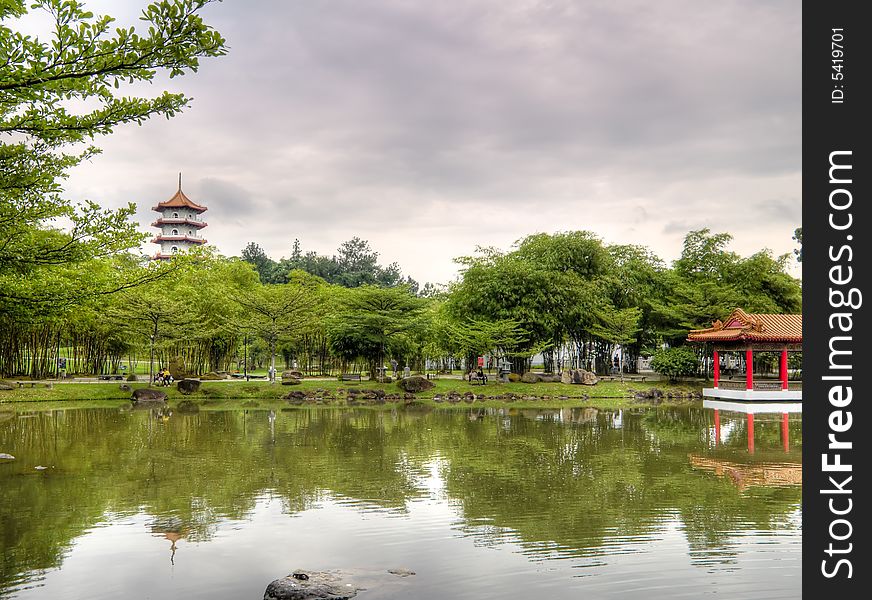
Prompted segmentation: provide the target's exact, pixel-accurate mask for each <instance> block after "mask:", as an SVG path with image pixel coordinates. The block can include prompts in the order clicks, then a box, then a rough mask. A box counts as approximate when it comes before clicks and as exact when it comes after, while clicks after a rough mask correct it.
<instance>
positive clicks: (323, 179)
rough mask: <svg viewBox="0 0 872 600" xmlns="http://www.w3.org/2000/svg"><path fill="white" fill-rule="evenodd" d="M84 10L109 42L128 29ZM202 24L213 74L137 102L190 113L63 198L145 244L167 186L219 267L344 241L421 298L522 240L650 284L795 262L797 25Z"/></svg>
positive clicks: (693, 17) (557, 15) (656, 9)
mask: <svg viewBox="0 0 872 600" xmlns="http://www.w3.org/2000/svg"><path fill="white" fill-rule="evenodd" d="M87 5H88V6H89V7H90V8H92V9H93V10H95V11H96V12H100V13H104V12H108V13H109V14H113V15H115V16H118V17H119V21H120V22H122V23H135V22H136V21H135V17H136V15H137V14H138V9H137V7H141V3H139V2H134V1H127V2H124V3H119V2H117V1H109V0H104V1H102V2H96V1H91V2H88V3H87ZM204 16H205V18H206V20H207V22H209V23H211V24H213V25H214V26H215V27H216V28H217V29H218V30H219V31H220V32H221V33H222V34H223V35H224V36H225V37H226V38H227V41H228V44H229V46H230V52H229V54H228V55H227V56H226V57H223V58H218V59H211V60H207V61H205V62H204V64H203V65H202V68H201V70H200V72H199V73H197V74H195V75H190V76H186V77H183V78H178V79H174V80H171V81H167V80H161V81H160V82H158V83H157V85H156V86H154V88H155V89H154V92H155V93H157V92H158V91H159V89H164V88H168V89H171V90H174V91H176V90H179V91H184V92H185V93H187V94H188V95H190V96H193V98H194V101H193V103H192V106H191V108H190V109H189V110H188V111H187V112H185V113H184V114H182V115H180V116H177V117H176V118H174V119H172V120H170V121H167V120H165V119H154V120H152V121H150V122H148V123H147V124H145V125H143V126H141V127H137V126H131V127H127V128H122V129H119V130H118V131H117V132H116V133H115V134H114V135H113V136H111V137H109V138H106V139H104V140H101V141H100V145H101V146H102V148H103V149H104V154H103V155H102V156H101V157H99V158H97V159H95V160H93V161H91V162H90V163H87V164H85V165H82V166H81V167H79V168H77V169H76V171H75V172H74V173H73V176H72V177H71V179H70V180H69V182H68V190H69V191H70V192H71V194H72V195H73V196H75V197H87V198H90V199H92V200H96V201H98V202H100V203H101V204H103V205H105V206H120V205H122V204H124V203H126V202H128V201H134V202H136V203H137V204H138V206H139V213H138V218H139V220H140V222H141V223H142V225H143V228H144V229H145V228H148V224H149V223H150V222H151V221H152V220H153V218H154V214H153V213H151V212H150V207H151V206H153V205H154V204H156V203H157V202H160V201H163V200H166V199H168V198H169V197H170V196H171V195H172V194H173V193H174V192H175V188H176V180H177V173H178V172H179V171H182V172H183V174H184V175H183V176H184V185H183V189H184V190H185V192H186V193H187V194H188V196H189V197H191V198H192V199H193V200H194V201H196V202H199V203H202V204H205V205H207V206H208V207H209V211H208V212H207V213H205V215H204V216H205V217H206V218H207V220H208V222H209V226H208V227H207V228H206V229H205V230H204V236H205V237H206V238H207V239H208V240H209V242H210V243H211V244H214V245H215V246H217V248H218V249H219V251H220V252H221V253H223V254H225V255H235V254H239V252H240V251H241V250H242V248H243V247H244V246H245V245H246V244H247V243H248V242H249V241H255V242H257V243H259V244H260V245H261V246H263V247H264V248H265V249H266V251H267V253H268V254H270V255H271V256H273V257H274V258H279V257H281V256H287V255H288V254H289V252H290V248H291V245H292V243H293V240H294V239H295V238H299V239H300V241H301V243H302V246H303V248H304V249H305V250H316V251H318V252H320V253H324V254H332V253H333V251H334V250H335V248H336V247H337V246H338V245H339V244H340V243H341V242H342V241H344V240H346V239H349V238H351V237H352V236H355V235H356V236H360V237H363V238H365V239H368V240H370V242H371V244H372V246H373V247H374V248H375V249H376V250H377V251H378V252H380V254H381V259H382V261H383V262H384V263H388V262H391V261H397V262H398V263H400V265H401V267H402V268H403V271H404V272H405V273H408V274H410V275H411V276H412V277H414V278H416V279H418V280H419V281H421V282H424V281H438V282H447V281H449V280H451V279H452V278H453V277H454V275H455V273H456V266H455V264H454V263H453V262H452V258H453V257H456V256H459V255H464V254H469V253H472V252H473V251H474V248H475V246H476V245H483V246H491V245H492V246H497V247H501V248H508V247H510V246H511V244H512V243H513V242H514V241H515V240H517V239H519V238H521V237H523V236H525V235H527V234H531V233H535V232H555V231H566V230H575V229H587V230H591V231H594V232H596V233H597V234H598V235H599V236H600V237H602V238H603V239H604V240H605V241H606V242H609V243H639V244H645V245H647V246H649V247H650V248H652V249H653V250H654V251H655V252H657V253H658V254H659V255H660V256H661V257H663V258H664V259H666V260H668V261H671V260H673V259H675V258H676V257H677V256H678V254H679V253H680V250H681V242H682V240H683V237H684V234H685V233H686V232H687V231H688V230H690V229H696V228H700V227H711V228H712V229H714V230H716V231H728V232H730V233H732V234H733V235H734V236H735V240H734V243H733V249H734V250H735V251H737V252H739V253H741V254H750V253H752V252H754V251H756V250H758V249H760V248H762V247H768V248H770V249H772V250H773V251H774V252H775V253H778V254H780V253H785V252H790V251H791V250H792V248H793V247H794V243H793V242H792V240H791V239H790V238H791V235H792V233H793V230H794V228H795V227H797V226H799V225H800V214H801V210H800V203H801V196H800V183H801V179H800V169H801V158H802V155H801V148H800V141H801V121H800V118H801V97H800V95H801V76H800V67H801V51H800V42H801V18H800V17H801V5H800V4H799V3H797V2H793V1H787V0H785V1H782V2H756V1H736V2H733V1H723V2H699V1H698V0H688V1H672V0H670V1H662V2H651V1H650V0H645V1H639V2H636V1H603V2H597V1H583V0H576V1H569V0H566V1H563V0H551V1H549V0H543V1H534V0H517V1H516V0H474V1H469V0H464V1H461V0H454V1H443V2H414V1H411V0H406V1H400V0H345V1H341V0H336V1H314V0H306V1H304V0H297V1H290V0H249V1H245V2H243V1H242V0H226V1H225V2H223V3H222V4H217V5H215V6H212V7H209V8H208V9H207V11H206V12H205V13H204ZM156 248H157V247H156V246H149V247H148V251H149V252H153V251H155V250H156ZM795 274H797V275H798V274H799V271H798V270H797V271H796V272H795Z"/></svg>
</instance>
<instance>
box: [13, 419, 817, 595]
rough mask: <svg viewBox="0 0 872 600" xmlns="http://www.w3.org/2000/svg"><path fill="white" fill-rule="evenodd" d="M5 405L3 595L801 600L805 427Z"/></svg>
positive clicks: (766, 422)
mask: <svg viewBox="0 0 872 600" xmlns="http://www.w3.org/2000/svg"><path fill="white" fill-rule="evenodd" d="M3 410H4V409H3V407H2V406H0V452H6V453H9V454H12V455H14V456H15V457H16V459H15V460H13V461H0V550H2V563H0V597H3V598H7V597H8V598H16V599H19V598H20V599H34V598H52V599H53V600H58V599H66V598H70V599H80V598H88V599H89V600H96V599H103V598H120V597H124V598H185V599H186V600H188V599H194V598H203V599H211V600H219V599H220V600H223V599H228V600H230V599H233V600H247V599H250V600H259V599H260V598H262V596H263V593H264V589H265V588H266V586H267V584H268V583H269V582H270V581H272V580H273V579H276V578H278V577H281V576H284V575H287V574H288V573H290V572H291V571H293V570H294V569H297V568H303V569H312V570H334V569H335V570H341V571H343V572H344V573H345V574H348V575H349V576H350V577H352V578H353V579H355V581H360V582H363V583H364V584H365V587H366V588H367V590H366V591H362V592H360V593H359V594H358V598H361V599H370V598H372V599H375V598H379V599H382V598H384V599H389V598H419V599H423V600H430V599H437V598H438V599H442V598H475V599H478V600H480V599H481V598H549V599H562V598H567V599H568V598H572V599H573V600H577V599H579V598H605V599H610V598H622V599H627V598H644V599H646V600H651V599H652V598H700V597H706V596H716V597H719V598H730V599H731V600H734V599H742V598H759V599H764V598H765V599H767V600H769V599H774V598H799V597H800V596H801V572H800V562H801V549H802V545H801V523H800V521H801V495H802V488H801V471H800V467H801V450H802V431H801V426H802V422H801V415H790V418H789V420H788V421H782V416H781V415H780V414H773V415H756V419H755V422H754V429H753V442H754V444H753V446H752V448H753V452H750V451H749V445H748V439H747V423H746V419H745V417H744V415H741V414H736V413H729V412H725V411H720V414H719V418H718V427H717V428H716V427H715V418H714V411H713V410H710V409H704V408H701V407H681V408H645V409H638V410H632V411H628V410H624V411H602V410H599V411H598V410H596V409H593V408H575V409H563V410H543V411H535V410H513V409H510V408H506V409H499V410H494V409H474V408H467V409H446V410H424V409H421V410H418V409H413V408H409V409H405V410H404V409H403V408H399V409H394V410H371V409H360V410H357V409H347V408H345V409H304V408H301V409H298V408H277V409H275V410H230V411H217V410H216V411H210V410H206V409H205V408H204V409H203V410H201V411H200V412H198V413H194V414H180V413H179V412H178V411H175V412H173V413H172V414H170V411H169V410H166V409H164V410H156V409H152V410H127V409H120V410H119V409H115V408H113V409H108V408H106V409H102V408H100V409H77V410H55V411H46V412H5V413H4V412H2V411H3ZM37 466H40V467H47V468H46V469H42V470H37V469H36V468H35V467H37ZM388 569H408V570H411V571H413V572H414V573H415V574H414V575H411V576H407V577H400V576H397V575H394V574H390V573H388V572H387V570H388Z"/></svg>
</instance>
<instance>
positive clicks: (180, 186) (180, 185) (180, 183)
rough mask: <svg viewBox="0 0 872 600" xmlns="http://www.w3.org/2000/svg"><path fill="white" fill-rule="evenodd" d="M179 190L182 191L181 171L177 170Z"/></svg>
mask: <svg viewBox="0 0 872 600" xmlns="http://www.w3.org/2000/svg"><path fill="white" fill-rule="evenodd" d="M179 191H180V192H181V191H182V172H181V171H179Z"/></svg>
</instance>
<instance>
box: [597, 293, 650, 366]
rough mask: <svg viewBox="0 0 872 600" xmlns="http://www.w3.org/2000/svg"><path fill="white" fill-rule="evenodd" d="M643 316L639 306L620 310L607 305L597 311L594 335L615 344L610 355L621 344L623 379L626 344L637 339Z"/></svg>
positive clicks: (620, 363) (620, 364) (610, 354)
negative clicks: (640, 320)
mask: <svg viewBox="0 0 872 600" xmlns="http://www.w3.org/2000/svg"><path fill="white" fill-rule="evenodd" d="M641 316H642V311H641V310H640V309H639V308H637V307H631V308H625V309H620V310H618V309H615V308H614V307H611V306H606V307H603V308H601V309H600V310H599V311H597V321H598V322H597V323H596V324H594V325H593V327H591V329H590V332H591V333H592V334H593V335H595V336H597V337H600V338H602V339H604V340H607V341H609V342H611V343H612V344H613V346H612V349H611V350H610V352H609V356H612V353H613V352H614V350H615V348H616V347H617V346H618V345H620V346H621V353H620V361H619V364H618V369H619V371H620V374H621V381H623V380H624V346H625V345H626V344H632V343H633V342H635V341H636V335H637V334H638V333H639V318H640V317H641Z"/></svg>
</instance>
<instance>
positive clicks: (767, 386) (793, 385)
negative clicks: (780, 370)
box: [718, 380, 802, 392]
mask: <svg viewBox="0 0 872 600" xmlns="http://www.w3.org/2000/svg"><path fill="white" fill-rule="evenodd" d="M745 385H746V384H745V382H744V381H735V380H734V381H724V380H721V381H720V382H718V388H720V389H722V390H744V389H746V388H745ZM788 388H789V389H791V390H801V389H802V382H801V381H790V382H788ZM754 389H755V390H757V391H760V392H779V391H781V381H771V380H770V381H755V382H754Z"/></svg>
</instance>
